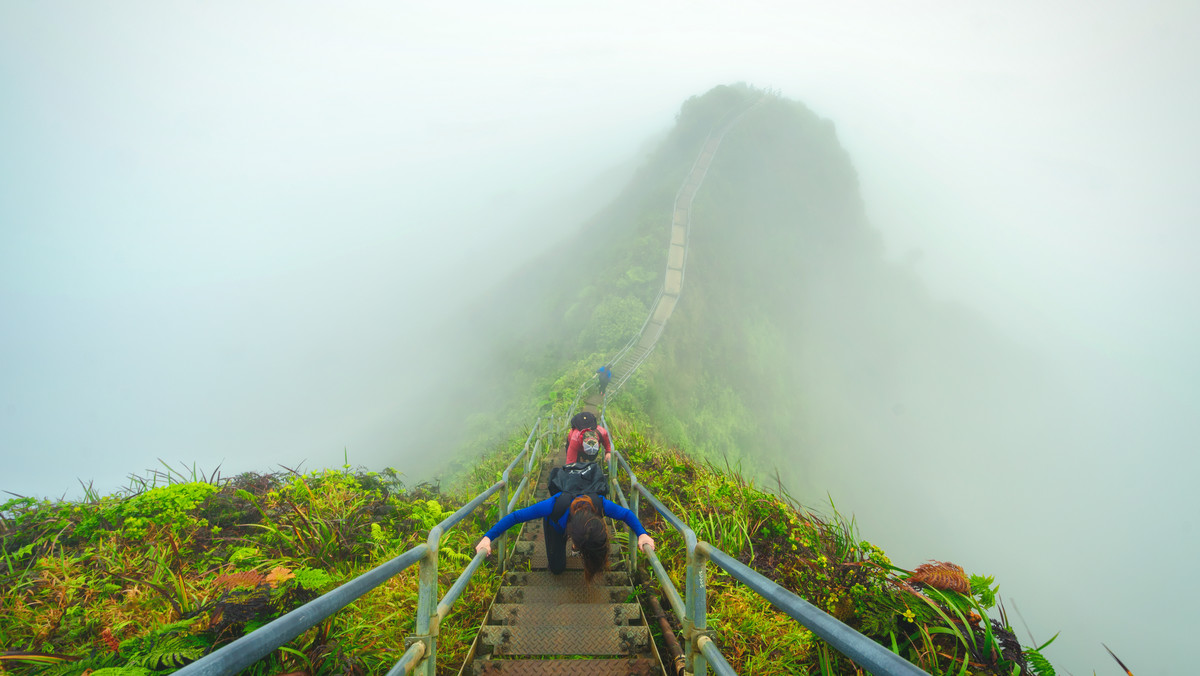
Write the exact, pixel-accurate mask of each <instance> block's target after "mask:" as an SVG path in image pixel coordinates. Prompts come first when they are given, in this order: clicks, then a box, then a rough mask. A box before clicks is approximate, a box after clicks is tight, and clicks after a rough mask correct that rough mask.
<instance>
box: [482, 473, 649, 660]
mask: <svg viewBox="0 0 1200 676" xmlns="http://www.w3.org/2000/svg"><path fill="white" fill-rule="evenodd" d="M549 455H551V456H555V457H551V458H547V459H546V460H545V462H544V464H543V467H542V470H543V471H542V473H541V479H540V480H539V484H538V486H537V491H536V493H535V495H534V498H533V499H534V500H535V501H536V500H544V499H545V498H547V497H549V494H548V492H547V488H546V477H548V476H549V474H550V468H551V467H553V466H555V465H561V464H562V463H563V457H562V454H561V453H554V452H551V453H550V454H549ZM543 537H544V536H543V533H542V523H541V521H530V522H528V523H526V524H524V528H522V529H521V534H520V536H519V538H518V540H517V543H516V545H515V546H514V550H513V554H512V558H511V559H510V560H509V563H510V568H512V570H510V571H509V572H507V573H505V574H504V585H503V586H501V587H500V591H499V592H497V594H496V599H495V601H494V603H493V604H492V607H491V609H490V610H489V611H488V616H487V619H486V621H485V622H484V625H483V626H482V627H481V628H480V630H479V636H478V638H477V639H476V643H475V648H474V650H473V656H472V657H471V658H469V659H468V663H467V664H466V665H464V667H463V669H462V671H461V672H460V673H461V674H472V675H480V674H510V675H515V674H531V675H537V674H545V675H551V674H597V675H599V676H606V675H610V674H611V675H612V676H633V675H635V674H647V675H648V674H654V675H656V676H663V675H664V672H663V667H662V662H661V660H660V659H659V656H658V651H657V648H656V647H655V645H654V640H653V638H652V637H651V635H650V628H649V626H648V625H647V624H646V618H645V616H644V615H643V614H642V608H641V606H640V605H639V604H638V603H636V601H634V600H633V586H632V584H631V582H630V579H629V574H628V573H627V572H625V566H623V565H621V562H622V561H623V560H624V546H622V545H621V543H620V541H619V540H617V539H616V537H615V534H614V531H613V528H612V524H611V523H610V524H609V542H610V543H611V553H610V555H609V568H610V570H609V572H606V573H604V574H602V575H600V576H598V577H597V578H596V579H594V580H593V581H592V584H590V585H589V584H587V583H585V582H584V581H583V570H582V568H583V566H582V562H581V560H580V559H579V557H572V556H568V558H567V570H566V571H564V572H563V573H562V574H560V575H554V574H552V573H550V572H549V571H548V570H546V548H545V546H544V544H543Z"/></svg>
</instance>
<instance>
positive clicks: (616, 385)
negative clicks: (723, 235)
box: [572, 96, 767, 412]
mask: <svg viewBox="0 0 1200 676" xmlns="http://www.w3.org/2000/svg"><path fill="white" fill-rule="evenodd" d="M766 100H767V97H766V96H762V97H760V98H759V99H758V100H757V101H755V102H754V103H753V104H751V105H749V106H747V107H745V108H743V109H742V110H740V111H738V110H731V111H729V112H728V113H726V114H725V116H724V117H722V118H721V119H720V120H719V121H718V122H717V123H716V124H714V125H713V126H712V128H710V129H709V131H708V134H707V135H706V136H705V137H704V141H703V143H701V144H700V153H699V154H697V155H696V159H695V160H693V161H692V166H691V168H690V169H688V172H687V178H686V179H684V181H683V183H681V184H680V185H679V188H678V189H676V191H675V198H674V200H672V202H671V219H670V221H671V224H672V227H674V223H675V212H676V211H678V210H679V209H680V204H679V198H680V197H681V196H682V195H683V192H684V190H685V189H686V188H687V187H688V186H689V185H691V186H692V189H691V191H690V195H688V198H687V205H686V206H685V207H684V208H685V210H686V212H687V222H686V223H685V224H684V238H683V260H682V261H681V262H680V264H679V268H678V271H679V290H678V291H676V292H673V293H671V294H670V296H672V297H673V298H674V299H675V301H674V302H678V300H679V297H680V296H681V295H682V294H683V282H684V280H685V279H686V272H687V259H688V252H689V250H690V244H689V242H690V239H691V238H690V237H688V233H690V231H691V229H692V216H691V211H692V204H693V203H694V202H695V201H696V194H697V193H698V192H699V191H700V185H701V184H702V183H703V182H704V179H705V178H706V177H707V176H708V169H709V166H710V165H711V163H712V158H713V157H714V156H715V155H716V152H717V150H718V149H719V148H720V147H721V141H722V140H724V138H725V134H726V133H728V132H729V130H730V129H732V128H733V126H734V125H735V124H737V122H738V121H739V120H741V119H742V117H743V116H745V115H746V114H747V113H749V112H750V111H751V110H754V109H755V108H757V107H758V106H760V105H762V104H763V102H765V101H766ZM710 143H712V144H713V147H712V148H711V149H710V148H709V144H710ZM706 154H708V155H709V160H708V162H707V163H703V166H702V162H701V160H703V159H704V157H705V155H706ZM697 172H699V174H698V175H697ZM693 179H694V180H693ZM675 269H676V268H672V267H671V256H670V254H669V253H668V255H667V265H666V270H665V271H664V273H663V283H662V285H661V286H660V287H659V291H658V296H657V297H656V298H655V299H654V302H653V303H651V304H650V312H649V313H647V315H646V320H645V321H644V322H642V327H641V328H640V329H638V332H637V333H636V334H635V335H634V336H633V337H632V338H630V340H629V342H628V343H626V344H625V347H623V348H621V350H620V351H618V352H617V354H616V355H615V356H614V357H612V358H611V359H610V360H609V362H608V363H610V364H613V365H616V364H617V362H618V360H620V359H624V358H625V357H626V356H627V355H628V352H629V350H630V349H632V348H633V346H634V345H635V344H640V343H641V342H643V338H644V337H645V335H646V327H648V326H650V322H651V321H652V320H653V319H654V316H655V315H656V314H657V313H658V309H659V308H658V306H659V304H660V303H661V302H662V300H663V296H665V295H668V294H667V281H668V279H669V277H670V273H671V271H672V270H675ZM659 326H660V328H659V329H658V335H661V334H662V330H663V329H664V328H666V319H664V320H663V322H662V323H661V324H660V325H659ZM658 335H656V336H655V337H654V339H653V340H651V341H650V344H649V345H648V346H647V347H646V348H645V352H643V353H642V354H641V355H639V356H638V357H637V358H636V359H634V360H633V361H632V362H631V363H630V364H628V365H627V366H626V367H625V368H622V369H618V371H619V372H620V374H619V376H618V377H616V378H614V382H613V383H611V384H610V385H609V390H608V391H609V392H610V393H611V394H612V395H615V394H616V393H617V392H619V391H620V390H621V388H622V387H624V386H625V383H626V381H628V380H629V378H630V376H632V375H633V373H634V371H636V370H637V369H638V367H640V366H641V365H642V363H643V362H644V361H646V359H647V358H648V357H649V356H650V353H651V352H653V351H654V348H655V346H656V345H657V344H658ZM589 382H590V381H589ZM581 393H582V390H581ZM576 401H578V398H576ZM574 406H575V405H574V404H572V412H573V411H574Z"/></svg>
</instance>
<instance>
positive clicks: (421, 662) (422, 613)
mask: <svg viewBox="0 0 1200 676" xmlns="http://www.w3.org/2000/svg"><path fill="white" fill-rule="evenodd" d="M541 422H542V421H541V418H538V420H537V422H535V423H534V425H533V429H531V430H530V432H529V437H528V438H527V439H526V440H525V447H524V448H523V449H522V450H521V452H520V453H518V454H517V456H516V457H515V458H513V459H512V462H510V463H509V464H508V467H506V468H505V469H504V471H503V472H502V473H501V475H500V480H499V481H497V482H496V483H495V484H493V485H492V487H491V488H489V489H487V490H486V491H484V492H483V493H480V494H479V495H478V496H476V497H475V499H474V500H472V501H471V502H469V503H467V504H465V505H463V506H462V507H460V508H459V509H458V510H457V511H455V512H454V514H452V515H450V516H449V517H447V518H446V519H444V520H443V521H442V522H441V523H439V524H438V525H436V526H434V527H433V529H432V530H430V531H429V540H428V542H427V544H428V550H427V552H426V555H425V557H424V558H422V559H421V571H420V578H419V582H418V584H419V595H418V600H417V623H416V633H415V635H413V636H410V637H409V638H408V641H409V642H413V643H423V644H424V645H425V647H424V650H423V654H422V655H420V656H418V657H416V658H415V660H414V661H413V664H414V665H415V668H413V667H409V666H408V665H407V664H405V665H404V666H403V668H404V669H407V670H411V671H415V672H416V673H418V674H420V675H421V676H435V673H436V668H437V659H436V657H437V636H438V633H439V628H440V624H441V621H442V620H443V619H445V617H446V615H447V614H449V612H450V607H451V606H453V605H454V602H455V601H456V600H458V597H459V596H460V595H462V592H463V591H464V590H465V589H466V587H467V583H468V582H469V581H470V579H471V577H472V576H473V575H474V574H475V571H476V570H478V569H479V566H480V565H481V564H482V563H483V560H484V559H485V558H486V557H485V555H484V554H483V553H482V552H476V553H475V557H474V558H473V559H472V560H471V563H470V564H468V565H467V567H466V568H465V569H464V570H463V572H462V573H460V574H459V576H458V579H457V580H455V582H454V584H453V585H452V586H451V588H450V589H449V591H447V592H446V595H445V597H443V598H442V601H441V602H440V603H438V602H437V568H438V556H437V554H438V545H439V542H440V540H441V537H442V534H443V533H444V532H446V531H447V530H449V529H450V528H452V527H454V525H455V524H457V523H458V522H459V521H461V520H462V519H463V518H465V517H466V516H467V515H468V514H470V513H471V512H473V511H474V510H475V509H476V508H478V507H479V506H480V505H482V504H483V503H484V502H486V501H487V499H488V498H490V497H491V496H493V495H495V494H496V492H498V491H501V490H503V491H504V493H505V495H504V497H502V499H501V501H500V503H501V511H502V512H503V516H506V515H507V513H508V512H507V510H508V509H509V508H510V507H511V506H512V504H513V503H512V502H509V500H508V499H507V491H508V485H509V482H510V480H511V479H510V475H511V472H512V470H513V468H515V467H516V466H517V463H519V462H520V461H521V459H522V458H523V457H525V455H526V454H529V461H527V462H526V463H525V468H526V471H525V476H524V477H523V478H522V482H521V488H519V489H518V490H517V491H516V494H515V495H514V496H513V501H514V502H515V501H516V499H517V498H518V497H520V495H521V492H522V491H523V490H524V487H525V486H526V485H528V482H527V481H526V480H527V479H528V477H529V471H528V470H529V468H531V467H532V464H533V463H532V460H533V459H534V458H535V457H536V455H537V452H538V450H539V449H540V448H541V439H540V438H539V439H538V440H537V441H536V442H534V445H533V449H532V452H531V450H530V447H529V444H530V442H531V441H533V440H534V435H535V434H536V433H537V431H538V429H539V427H540V426H541ZM497 540H499V541H500V542H501V544H500V552H499V553H498V555H497V558H498V559H499V560H500V561H501V562H503V560H504V546H503V542H504V541H503V538H497ZM501 566H503V563H501ZM407 657H408V653H407V652H406V653H405V656H404V657H401V662H402V661H404V660H405V658H407ZM401 662H397V663H396V664H395V665H394V666H393V667H392V670H391V671H392V672H396V673H399V672H398V671H397V670H398V669H401V668H402V665H401ZM389 673H391V672H389Z"/></svg>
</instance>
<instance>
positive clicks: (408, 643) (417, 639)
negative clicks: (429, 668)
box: [404, 636, 433, 655]
mask: <svg viewBox="0 0 1200 676" xmlns="http://www.w3.org/2000/svg"><path fill="white" fill-rule="evenodd" d="M432 639H433V637H432V636H406V637H404V650H406V651H407V650H408V649H409V648H411V647H412V646H413V644H414V643H424V644H425V654H426V655H428V654H429V644H430V641H431V640H432Z"/></svg>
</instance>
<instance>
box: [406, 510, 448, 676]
mask: <svg viewBox="0 0 1200 676" xmlns="http://www.w3.org/2000/svg"><path fill="white" fill-rule="evenodd" d="M441 538H442V527H441V526H434V527H433V530H431V531H429V540H428V545H429V549H428V551H426V553H425V556H424V557H423V558H422V559H421V567H420V572H419V574H418V578H417V580H418V583H417V584H418V587H417V588H418V596H417V627H416V630H417V631H416V635H414V636H412V637H410V638H411V640H415V641H421V642H423V643H425V654H424V656H422V658H421V661H420V662H418V663H417V667H416V669H415V670H414V672H413V673H415V674H417V676H437V633H438V626H437V620H436V618H437V604H438V543H439V541H440V540H441Z"/></svg>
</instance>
